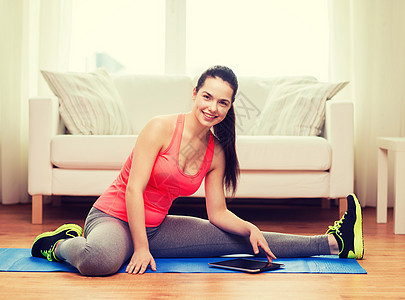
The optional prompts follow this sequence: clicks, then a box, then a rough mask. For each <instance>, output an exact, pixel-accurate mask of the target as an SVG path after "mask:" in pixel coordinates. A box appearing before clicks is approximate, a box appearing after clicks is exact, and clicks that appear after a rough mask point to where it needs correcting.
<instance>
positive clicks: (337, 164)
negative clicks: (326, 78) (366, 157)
mask: <svg viewBox="0 0 405 300" xmlns="http://www.w3.org/2000/svg"><path fill="white" fill-rule="evenodd" d="M353 118H354V117H353V102H351V101H342V100H329V101H326V118H325V133H324V134H325V138H326V139H327V140H328V141H329V142H330V144H331V146H332V164H331V168H330V198H342V197H346V196H347V195H348V194H350V193H353V186H354V120H353Z"/></svg>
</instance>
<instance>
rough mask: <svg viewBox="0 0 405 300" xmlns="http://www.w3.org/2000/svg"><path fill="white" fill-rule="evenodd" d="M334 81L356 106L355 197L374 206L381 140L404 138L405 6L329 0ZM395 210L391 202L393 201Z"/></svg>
mask: <svg viewBox="0 0 405 300" xmlns="http://www.w3.org/2000/svg"><path fill="white" fill-rule="evenodd" d="M329 11H330V23H331V26H330V30H331V33H330V36H331V39H330V40H331V45H330V46H331V47H330V49H331V51H330V52H331V53H330V62H331V64H330V80H331V81H339V80H350V85H349V86H348V87H347V88H346V89H345V90H344V91H342V94H341V95H340V96H346V97H350V98H351V99H353V101H354V105H355V119H354V121H355V192H356V193H357V195H358V196H359V199H360V200H361V202H362V204H363V205H367V206H375V205H376V194H377V190H376V186H377V146H376V138H377V137H380V136H405V124H404V122H405V105H404V102H405V82H404V81H405V18H403V12H404V11H405V1H401V0H330V2H329ZM389 198H391V199H389V201H390V204H391V205H392V197H389Z"/></svg>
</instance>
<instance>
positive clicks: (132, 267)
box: [125, 249, 156, 274]
mask: <svg viewBox="0 0 405 300" xmlns="http://www.w3.org/2000/svg"><path fill="white" fill-rule="evenodd" d="M148 265H150V267H151V269H152V271H156V263H155V260H154V259H153V256H152V254H150V252H149V250H148V249H145V250H143V249H140V250H136V251H135V252H134V254H133V255H132V258H131V261H130V262H129V264H128V266H127V268H126V270H125V272H127V273H129V274H131V273H132V274H143V273H145V271H146V269H147V268H148Z"/></svg>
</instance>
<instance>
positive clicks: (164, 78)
mask: <svg viewBox="0 0 405 300" xmlns="http://www.w3.org/2000/svg"><path fill="white" fill-rule="evenodd" d="M112 78H113V80H114V84H115V86H116V87H117V89H118V91H119V93H120V95H121V98H122V101H123V103H124V106H125V109H126V110H127V112H128V115H129V119H130V122H131V123H132V128H133V129H134V134H139V133H140V132H141V130H142V128H143V127H144V126H145V125H146V123H147V122H148V121H149V120H151V119H152V118H153V117H156V116H157V115H162V114H178V113H181V112H188V111H190V110H191V108H192V106H193V100H192V98H191V96H192V92H193V84H192V80H191V78H190V77H189V76H184V75H116V76H113V77H112Z"/></svg>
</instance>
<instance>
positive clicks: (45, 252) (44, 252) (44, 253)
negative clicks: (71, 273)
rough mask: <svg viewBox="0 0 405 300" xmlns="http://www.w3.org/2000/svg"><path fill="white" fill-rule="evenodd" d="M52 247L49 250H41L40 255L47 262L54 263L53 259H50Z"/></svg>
mask: <svg viewBox="0 0 405 300" xmlns="http://www.w3.org/2000/svg"><path fill="white" fill-rule="evenodd" d="M53 248H54V245H52V246H51V248H50V249H49V250H41V254H42V255H43V256H45V257H46V259H47V260H49V261H54V260H55V259H54V258H53V257H52V254H53Z"/></svg>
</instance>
